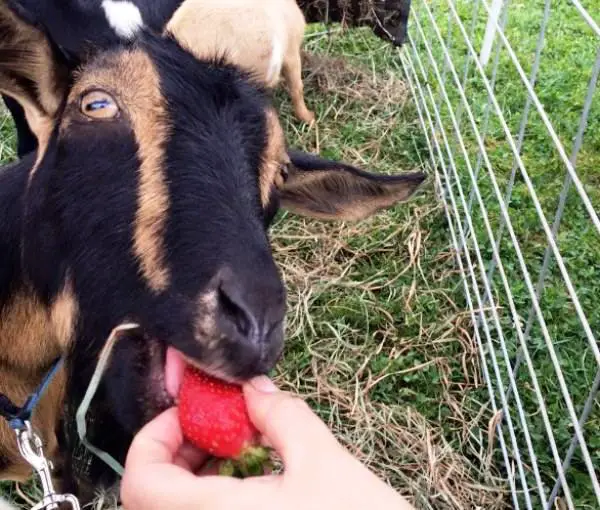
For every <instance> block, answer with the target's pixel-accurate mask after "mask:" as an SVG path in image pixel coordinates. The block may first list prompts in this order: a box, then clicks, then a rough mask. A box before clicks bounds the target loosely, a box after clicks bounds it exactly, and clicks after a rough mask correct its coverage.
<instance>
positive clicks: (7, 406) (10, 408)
mask: <svg viewBox="0 0 600 510" xmlns="http://www.w3.org/2000/svg"><path fill="white" fill-rule="evenodd" d="M63 361H64V358H62V357H60V358H58V359H57V360H56V361H54V362H53V363H52V366H51V367H50V370H49V371H48V373H47V374H46V375H45V377H44V379H42V382H41V383H40V385H39V386H38V388H37V390H35V391H34V392H33V393H32V394H31V395H29V397H27V400H26V401H25V403H24V404H23V407H18V406H17V405H15V404H14V403H13V402H12V401H11V400H10V399H9V398H8V397H7V396H6V395H4V394H3V393H0V416H2V417H3V418H4V419H5V420H6V421H8V425H9V426H10V428H11V429H13V430H23V429H24V428H26V425H25V422H27V421H30V420H31V415H32V414H33V411H34V409H35V406H37V404H38V403H39V401H40V400H41V398H42V397H43V396H44V393H45V392H46V390H47V389H48V386H50V383H51V382H52V379H53V378H54V376H55V375H56V373H57V372H58V370H59V368H60V367H61V366H62V364H63Z"/></svg>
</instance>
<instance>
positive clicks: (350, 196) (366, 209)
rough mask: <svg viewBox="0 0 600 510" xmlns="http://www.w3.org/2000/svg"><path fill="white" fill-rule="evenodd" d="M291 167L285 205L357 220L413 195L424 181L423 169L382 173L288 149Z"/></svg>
mask: <svg viewBox="0 0 600 510" xmlns="http://www.w3.org/2000/svg"><path fill="white" fill-rule="evenodd" d="M288 155H289V158H290V161H291V168H290V172H289V176H288V179H287V181H286V183H285V184H284V186H283V188H282V190H281V206H282V207H283V208H284V209H288V210H290V211H292V212H294V213H297V214H301V215H304V216H310V217H314V218H319V219H325V220H345V221H357V220H361V219H364V218H367V217H369V216H372V215H373V214H375V213H376V212H378V211H380V210H382V209H387V208H390V207H392V206H394V205H395V204H397V203H398V202H403V201H406V200H407V199H408V198H410V197H411V196H412V195H413V194H414V193H415V191H417V189H418V188H419V186H420V185H421V184H422V183H423V181H424V180H425V178H426V175H425V174H424V173H421V172H415V173H406V174H399V175H379V174H372V173H369V172H365V171H363V170H360V169H358V168H355V167H353V166H350V165H347V164H345V163H338V162H335V161H329V160H326V159H322V158H320V157H318V156H314V155H312V154H308V153H304V152H299V151H288Z"/></svg>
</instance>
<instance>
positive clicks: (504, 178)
mask: <svg viewBox="0 0 600 510" xmlns="http://www.w3.org/2000/svg"><path fill="white" fill-rule="evenodd" d="M594 6H595V7H594ZM599 21H600V3H599V2H598V0H589V1H588V2H587V4H586V5H584V3H582V2H579V1H577V0H560V1H558V0H555V1H551V0H521V1H516V0H512V1H509V0H488V1H486V0H469V1H467V0H463V1H460V0H458V1H454V0H413V2H412V8H411V14H410V19H409V29H408V40H407V41H406V43H405V46H404V48H403V49H402V50H400V55H401V61H402V65H403V68H404V72H405V75H406V79H407V82H408V83H409V85H410V89H411V91H412V94H413V98H414V101H415V104H416V106H417V110H418V115H419V119H420V122H421V124H422V128H423V131H424V133H425V136H426V139H427V143H428V146H429V151H430V158H431V164H432V165H433V167H434V168H435V169H436V183H437V185H438V190H439V192H440V193H441V196H442V197H443V200H444V204H445V208H446V215H447V220H448V226H449V232H450V235H451V238H452V243H453V245H454V248H455V250H456V254H457V264H458V266H459V268H460V270H461V272H462V275H463V284H464V295H465V299H466V303H467V305H468V307H469V309H470V311H471V314H472V320H473V324H474V326H475V327H474V334H475V336H476V339H477V342H478V345H479V349H480V355H481V360H482V370H483V375H484V377H485V380H486V383H487V389H488V392H489V395H488V397H489V401H490V406H491V407H492V410H493V413H494V416H495V418H496V420H495V421H494V422H493V423H494V425H495V438H494V443H495V446H497V452H498V456H497V459H496V460H497V462H498V464H499V465H501V466H502V467H503V470H504V474H505V476H506V478H507V480H508V484H509V485H510V490H511V498H512V501H511V503H512V505H513V507H514V508H517V509H520V508H527V509H533V508H535V509H538V508H545V509H551V508H558V509H562V508H577V509H579V508H600V483H599V479H600V401H599V388H600V349H599V345H598V337H599V330H600V260H599V259H600V219H599V218H598V212H597V211H599V210H600V107H599V105H598V102H599V100H598V97H597V96H598V94H596V98H594V94H595V92H596V88H597V82H598V75H599V73H600V27H599V26H598V23H599Z"/></svg>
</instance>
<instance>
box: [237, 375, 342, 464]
mask: <svg viewBox="0 0 600 510" xmlns="http://www.w3.org/2000/svg"><path fill="white" fill-rule="evenodd" d="M244 394H245V397H246V404H247V406H248V414H249V415H250V419H251V420H252V423H254V426H255V427H256V428H257V429H258V430H259V432H260V433H261V434H262V435H263V436H264V437H265V439H267V441H268V442H269V443H270V444H271V446H273V448H275V450H276V451H277V453H279V455H281V457H282V459H283V462H284V464H285V466H286V469H287V470H288V471H289V470H290V469H303V468H304V467H306V466H307V465H309V464H310V465H312V464H314V459H315V452H318V453H319V455H320V454H322V453H326V452H327V450H331V449H333V448H336V447H339V443H338V442H337V440H336V439H335V438H334V437H333V434H332V433H331V431H330V430H329V429H328V428H327V427H326V425H325V424H324V423H323V422H322V421H321V420H320V419H319V418H318V417H317V415H316V414H315V413H313V411H312V410H311V409H310V407H309V406H308V405H307V404H306V402H304V401H303V400H301V399H300V398H298V397H294V396H292V395H290V394H289V393H285V392H282V391H279V390H278V389H277V387H276V386H275V385H274V384H273V383H272V382H271V381H270V379H269V378H267V377H265V376H261V377H257V378H255V379H253V380H252V381H250V383H248V384H246V385H245V386H244Z"/></svg>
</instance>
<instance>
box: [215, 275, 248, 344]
mask: <svg viewBox="0 0 600 510" xmlns="http://www.w3.org/2000/svg"><path fill="white" fill-rule="evenodd" d="M219 302H220V305H221V313H222V314H223V316H224V318H225V319H228V320H229V321H231V323H233V324H234V326H235V327H236V329H237V330H238V332H239V333H240V335H242V336H244V337H247V336H249V335H250V330H251V329H252V324H251V319H250V317H248V314H247V313H246V311H244V309H243V308H242V307H240V306H239V305H238V304H237V303H235V301H233V300H232V299H231V298H230V297H229V296H228V295H227V293H226V292H225V291H224V290H223V288H222V287H219Z"/></svg>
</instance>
